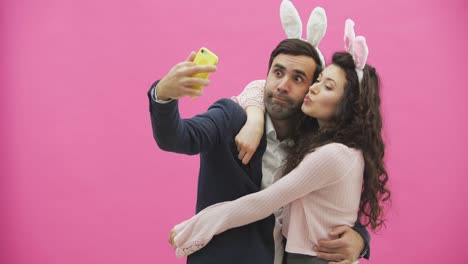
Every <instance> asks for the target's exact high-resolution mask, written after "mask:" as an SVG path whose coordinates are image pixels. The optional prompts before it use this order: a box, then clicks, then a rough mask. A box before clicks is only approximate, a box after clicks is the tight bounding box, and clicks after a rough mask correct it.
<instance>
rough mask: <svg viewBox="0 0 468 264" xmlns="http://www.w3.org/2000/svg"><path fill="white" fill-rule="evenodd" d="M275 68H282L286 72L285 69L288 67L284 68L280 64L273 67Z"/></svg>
mask: <svg viewBox="0 0 468 264" xmlns="http://www.w3.org/2000/svg"><path fill="white" fill-rule="evenodd" d="M273 67H275V68H280V69H282V70H285V69H286V67H284V66H283V65H281V64H279V63H276V64H275V65H273Z"/></svg>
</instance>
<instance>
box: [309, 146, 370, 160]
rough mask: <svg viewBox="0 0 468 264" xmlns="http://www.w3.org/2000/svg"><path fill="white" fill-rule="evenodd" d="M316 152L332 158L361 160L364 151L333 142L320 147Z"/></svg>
mask: <svg viewBox="0 0 468 264" xmlns="http://www.w3.org/2000/svg"><path fill="white" fill-rule="evenodd" d="M315 152H316V153H317V154H319V153H320V154H322V155H326V156H330V157H332V158H337V159H338V158H359V157H362V151H361V150H359V149H356V148H351V147H348V146H346V145H345V144H342V143H337V142H332V143H328V144H325V145H323V146H321V147H318V148H317V149H316V150H315Z"/></svg>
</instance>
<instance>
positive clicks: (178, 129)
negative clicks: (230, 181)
mask: <svg viewBox="0 0 468 264" xmlns="http://www.w3.org/2000/svg"><path fill="white" fill-rule="evenodd" d="M157 83H158V82H155V83H154V84H153V85H152V86H151V88H150V90H149V91H148V99H149V106H150V107H149V111H150V115H151V125H152V128H153V137H154V139H155V140H156V143H157V145H158V146H159V147H160V148H161V149H162V150H165V151H170V152H176V153H182V154H189V155H194V154H198V153H201V152H206V151H208V150H209V149H211V148H212V147H213V146H214V145H216V144H220V143H221V142H223V141H224V140H225V139H227V138H233V135H235V133H237V132H238V131H239V130H240V128H241V127H242V126H243V125H244V123H245V121H246V118H247V117H246V114H245V112H244V110H243V109H242V108H241V107H240V106H239V105H238V104H236V103H235V102H234V101H232V100H230V99H221V100H218V101H216V102H215V103H214V104H213V105H211V106H210V107H209V109H208V110H207V111H206V112H205V113H203V114H200V115H197V116H195V117H192V118H189V119H182V118H181V117H180V113H179V107H178V100H173V101H171V102H169V103H166V104H161V103H158V102H156V101H155V100H154V99H153V97H152V96H151V91H152V89H154V87H156V85H157Z"/></svg>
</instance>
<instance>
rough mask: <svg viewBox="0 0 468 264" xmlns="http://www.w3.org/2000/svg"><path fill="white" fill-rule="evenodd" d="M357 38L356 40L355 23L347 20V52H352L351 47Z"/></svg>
mask: <svg viewBox="0 0 468 264" xmlns="http://www.w3.org/2000/svg"><path fill="white" fill-rule="evenodd" d="M355 38H356V34H355V33H354V21H352V20H351V19H346V22H345V34H344V43H345V50H346V51H347V52H351V48H352V47H351V46H352V44H353V41H354V39H355Z"/></svg>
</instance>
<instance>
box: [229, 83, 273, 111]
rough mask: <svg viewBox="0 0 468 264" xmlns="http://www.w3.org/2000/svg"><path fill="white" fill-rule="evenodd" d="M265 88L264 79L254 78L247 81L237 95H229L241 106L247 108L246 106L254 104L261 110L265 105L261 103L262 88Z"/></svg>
mask: <svg viewBox="0 0 468 264" xmlns="http://www.w3.org/2000/svg"><path fill="white" fill-rule="evenodd" d="M264 88H265V80H256V81H253V82H251V83H249V84H248V85H247V86H246V87H245V88H244V91H242V93H240V94H239V95H238V96H233V97H231V99H232V100H234V101H235V102H236V103H238V104H239V105H240V106H242V108H244V109H245V108H247V106H256V107H258V108H260V109H262V110H265V105H264V104H263V90H264Z"/></svg>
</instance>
